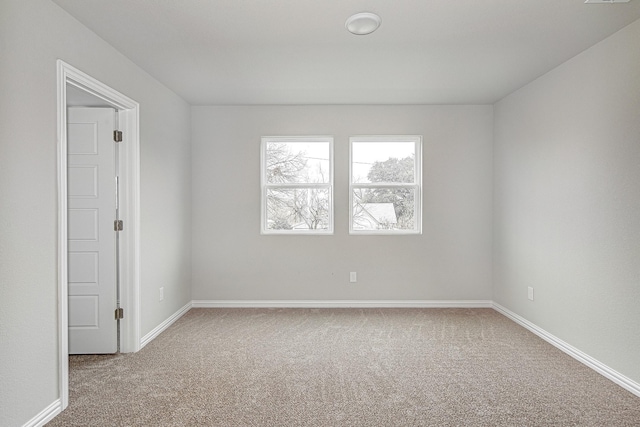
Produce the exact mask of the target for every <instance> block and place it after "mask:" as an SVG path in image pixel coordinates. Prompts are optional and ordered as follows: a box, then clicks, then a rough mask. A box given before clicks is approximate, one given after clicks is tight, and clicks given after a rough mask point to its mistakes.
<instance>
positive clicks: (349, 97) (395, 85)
mask: <svg viewBox="0 0 640 427" xmlns="http://www.w3.org/2000/svg"><path fill="white" fill-rule="evenodd" d="M53 1H54V2H55V3H57V4H58V5H60V6H61V7H63V8H64V9H65V10H67V11H68V12H69V13H70V14H71V15H73V16H74V17H76V18H77V19H78V20H79V21H80V22H82V23H83V24H84V25H86V26H87V27H89V28H90V29H91V30H93V31H94V32H95V33H97V34H98V35H99V36H100V37H102V38H103V39H105V40H106V41H107V42H109V43H110V44H111V45H113V46H114V47H115V48H117V49H118V50H119V51H120V52H122V53H123V54H124V55H126V56H127V57H129V58H130V59H131V60H132V61H133V62H135V63H136V64H138V65H139V66H140V67H141V68H143V69H144V70H146V71H147V72H148V73H149V74H151V75H152V76H154V77H155V78H157V79H158V80H160V81H161V82H162V83H164V84H165V85H166V86H168V87H169V88H171V89H172V90H174V91H175V92H176V93H178V94H179V95H181V96H182V97H183V98H184V99H185V100H186V101H187V102H189V103H190V104H193V105H225V104H227V105H228V104H487V103H493V102H495V101H497V100H499V99H501V98H502V97H504V96H505V95H507V94H509V93H510V92H512V91H514V90H515V89H518V88H519V87H521V86H523V85H525V84H526V83H528V82H530V81H532V80H534V79H535V78H536V77H538V76H540V75H542V74H544V73H546V72H547V71H549V70H551V69H552V68H554V67H556V66H557V65H559V64H561V63H562V62H564V61H566V60H568V59H569V58H571V57H573V56H575V55H577V54H578V53H580V52H581V51H583V50H584V49H586V48H588V47H590V46H592V45H594V44H596V43H597V42H599V41H600V40H602V39H604V38H606V37H607V36H609V35H610V34H612V33H614V32H616V31H617V30H619V29H621V28H622V27H624V26H626V25H628V24H630V23H631V22H633V21H635V20H637V19H640V1H639V0H631V2H630V3H626V4H584V0H165V1H158V0H53ZM363 11H367V12H375V13H377V14H378V15H380V16H381V17H382V26H381V27H380V28H379V29H378V31H376V32H375V33H373V34H371V35H368V36H355V35H352V34H350V33H349V32H347V31H346V30H345V28H344V23H345V20H346V19H347V18H348V17H349V16H350V15H351V14H353V13H356V12H363ZM638 44H639V46H640V40H639V41H638Z"/></svg>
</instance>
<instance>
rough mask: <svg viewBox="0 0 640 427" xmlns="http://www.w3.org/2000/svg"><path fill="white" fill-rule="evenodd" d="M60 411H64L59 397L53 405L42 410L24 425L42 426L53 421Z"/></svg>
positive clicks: (24, 426)
mask: <svg viewBox="0 0 640 427" xmlns="http://www.w3.org/2000/svg"><path fill="white" fill-rule="evenodd" d="M60 412H62V401H61V400H60V399H57V400H56V401H54V402H53V403H52V404H51V405H49V406H47V407H46V408H44V409H43V410H42V411H40V413H39V414H38V415H36V416H35V417H33V418H31V419H30V420H29V421H27V422H26V423H25V424H23V425H22V427H41V426H43V425H45V424H46V423H48V422H49V421H51V420H52V419H53V418H54V417H55V416H56V415H58V414H59V413H60Z"/></svg>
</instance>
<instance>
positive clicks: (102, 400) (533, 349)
mask: <svg viewBox="0 0 640 427" xmlns="http://www.w3.org/2000/svg"><path fill="white" fill-rule="evenodd" d="M70 363H71V366H70V405H69V407H68V408H67V409H66V410H65V411H64V412H63V413H62V414H61V415H59V416H58V417H56V418H55V419H54V420H53V421H52V422H50V423H49V424H48V425H49V426H51V427H55V426H612V427H613V426H640V398H638V397H636V396H634V395H633V394H631V393H629V392H627V391H626V390H624V389H622V388H620V387H619V386H617V385H615V384H614V383H612V382H611V381H609V380H607V379H606V378H604V377H602V376H601V375H599V374H597V373H596V372H594V371H592V370H591V369H589V368H587V367H585V366H584V365H582V364H580V363H579V362H577V361H575V360H573V359H572V358H571V357H569V356H567V355H565V354H564V353H562V352H560V351H559V350H557V349H555V348H554V347H552V346H551V345H549V344H547V343H546V342H544V341H543V340H541V339H539V338H537V337H536V336H535V335H533V334H531V333H530V332H528V331H527V330H525V329H524V328H522V327H520V326H518V325H517V324H515V323H513V322H512V321H510V320H509V319H507V318H505V317H503V316H502V315H500V314H498V313H496V312H495V311H493V310H491V309H192V310H191V311H190V312H189V313H187V314H186V315H185V316H184V317H183V318H181V319H180V320H179V321H178V322H176V323H175V324H174V325H173V326H171V327H170V328H169V329H168V330H167V331H165V332H164V333H163V334H162V335H160V336H159V337H158V338H156V339H155V340H154V341H153V342H151V343H150V344H149V345H147V346H146V347H145V348H144V349H143V350H141V351H140V352H139V353H136V354H124V355H115V356H75V357H71V362H70Z"/></svg>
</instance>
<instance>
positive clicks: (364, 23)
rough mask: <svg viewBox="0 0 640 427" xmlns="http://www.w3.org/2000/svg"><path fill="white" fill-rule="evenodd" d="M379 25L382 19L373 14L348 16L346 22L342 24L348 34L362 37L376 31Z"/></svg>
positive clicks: (364, 13)
mask: <svg viewBox="0 0 640 427" xmlns="http://www.w3.org/2000/svg"><path fill="white" fill-rule="evenodd" d="M381 23H382V19H380V17H379V16H378V15H376V14H375V13H370V12H362V13H356V14H355V15H352V16H350V17H349V19H347V22H345V23H344V26H345V28H346V29H347V30H349V32H351V33H353V34H355V35H358V36H364V35H366V34H371V33H373V32H374V31H375V30H377V29H378V27H379V26H380V24H381Z"/></svg>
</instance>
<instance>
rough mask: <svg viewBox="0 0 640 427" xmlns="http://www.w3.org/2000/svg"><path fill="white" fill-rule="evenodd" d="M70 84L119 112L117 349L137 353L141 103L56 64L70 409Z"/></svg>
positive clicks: (65, 381) (61, 304) (65, 394)
mask: <svg viewBox="0 0 640 427" xmlns="http://www.w3.org/2000/svg"><path fill="white" fill-rule="evenodd" d="M69 85H70V86H74V87H75V88H77V89H80V90H82V91H84V92H87V93H89V94H91V95H93V96H96V97H98V98H100V99H102V100H104V101H105V102H106V104H108V105H110V106H112V107H113V108H116V109H117V110H118V123H119V126H118V127H119V128H120V130H122V131H123V134H124V135H123V141H122V143H120V149H119V151H120V153H119V169H120V180H119V181H120V201H119V215H120V219H122V220H123V221H124V229H123V231H120V232H119V234H118V235H119V240H120V304H121V307H124V318H123V319H121V320H120V351H121V352H124V353H128V352H136V351H138V350H140V104H138V102H136V101H134V100H133V99H131V98H129V97H127V96H126V95H124V94H122V93H120V92H118V91H116V90H115V89H113V88H111V87H109V86H107V85H106V84H104V83H102V82H100V81H98V80H96V79H95V78H93V77H91V76H90V75H88V74H86V73H84V72H82V71H81V70H79V69H77V68H75V67H73V66H72V65H70V64H68V63H66V62H64V61H62V60H60V59H59V60H58V61H57V92H58V108H57V124H58V125H57V135H58V136H57V141H56V142H57V152H58V159H57V160H58V167H57V181H58V182H57V184H58V185H57V188H58V322H57V323H58V372H59V398H60V399H59V401H58V402H57V404H59V406H57V407H56V409H55V414H57V413H59V412H60V411H62V410H64V409H65V408H66V407H67V406H68V405H69V339H68V336H69V328H68V314H69V313H68V280H67V277H68V274H67V273H68V268H67V267H68V260H67V258H68V252H67V246H68V245H67V243H68V230H67V228H68V227H67V225H68V222H67V87H68V86H69Z"/></svg>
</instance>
